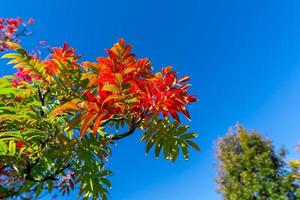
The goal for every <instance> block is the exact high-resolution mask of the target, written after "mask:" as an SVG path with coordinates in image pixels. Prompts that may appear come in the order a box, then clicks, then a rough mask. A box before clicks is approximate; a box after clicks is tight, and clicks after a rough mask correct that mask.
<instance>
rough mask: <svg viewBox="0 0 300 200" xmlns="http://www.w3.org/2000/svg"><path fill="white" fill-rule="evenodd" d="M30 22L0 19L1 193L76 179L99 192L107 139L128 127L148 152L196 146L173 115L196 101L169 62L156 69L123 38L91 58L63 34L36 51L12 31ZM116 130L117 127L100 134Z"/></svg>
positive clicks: (86, 192) (85, 189) (171, 153)
mask: <svg viewBox="0 0 300 200" xmlns="http://www.w3.org/2000/svg"><path fill="white" fill-rule="evenodd" d="M32 22H33V21H32V20H30V21H28V22H27V23H25V24H24V23H23V24H22V20H21V19H19V18H18V19H1V20H0V29H1V31H0V50H1V51H5V50H9V52H6V54H4V55H3V57H2V58H6V59H9V62H8V64H12V65H13V66H14V68H16V69H17V72H16V73H15V75H13V76H5V77H2V78H0V123H1V124H0V155H1V157H0V164H1V166H0V167H1V176H0V178H1V180H0V184H1V187H2V188H1V190H2V191H5V192H6V194H7V195H10V196H14V195H19V196H20V195H25V197H27V196H28V192H31V193H30V194H31V195H33V196H38V195H40V194H41V193H42V192H43V190H44V189H45V188H47V189H48V190H49V191H52V190H53V189H57V190H59V191H61V192H62V193H63V194H65V193H69V191H70V190H71V189H73V188H74V185H76V184H79V185H80V191H79V196H82V197H83V198H90V197H92V198H94V199H97V198H98V197H101V198H102V199H106V198H107V194H108V190H107V189H108V188H110V187H111V184H110V182H109V180H108V179H107V177H108V176H109V174H110V173H111V172H110V171H109V170H107V169H105V168H106V167H105V166H106V165H105V163H106V162H107V160H108V159H109V156H110V155H111V150H110V146H111V144H113V143H115V141H116V140H118V139H122V138H125V137H127V136H129V135H131V134H133V133H135V132H136V130H140V132H141V133H142V136H141V140H142V141H145V143H146V152H147V153H148V152H149V151H150V150H151V149H153V150H154V153H155V156H156V157H158V156H160V154H161V152H163V156H164V158H165V159H170V160H172V161H176V159H177V156H178V155H179V153H180V152H182V153H183V155H184V157H185V158H186V159H187V158H188V157H189V147H192V148H194V149H196V150H199V147H198V145H197V144H196V143H195V142H194V141H193V139H194V138H196V137H197V134H195V133H189V132H187V131H188V128H189V127H188V126H187V125H182V124H181V117H180V115H181V114H182V116H185V117H186V118H187V119H190V114H189V112H188V110H187V105H189V104H191V103H193V102H195V101H196V97H195V96H193V95H190V94H189V93H188V88H189V87H190V86H191V85H190V84H188V81H189V79H190V76H184V77H178V76H177V72H176V71H174V70H173V67H171V66H167V67H164V68H162V69H161V71H159V72H156V73H155V72H154V71H153V70H154V69H153V66H152V64H151V62H150V61H149V60H148V59H147V58H136V56H135V55H134V54H133V53H131V49H132V47H131V46H130V45H128V44H126V43H125V41H124V40H123V39H120V40H119V41H118V42H117V43H116V44H114V45H113V47H112V48H111V49H107V50H106V53H107V56H106V57H98V58H97V61H96V62H90V61H82V58H81V56H79V55H78V54H77V53H76V51H75V49H74V48H72V47H69V45H68V44H67V43H64V44H63V45H62V47H53V48H50V54H49V55H47V56H44V57H41V56H37V55H35V54H30V53H28V51H27V50H25V49H24V48H22V46H21V45H19V44H18V42H19V40H18V37H19V35H18V34H17V33H19V31H20V28H19V27H20V26H23V29H22V30H23V31H21V33H22V34H23V35H26V33H27V32H26V31H25V30H26V29H25V28H24V27H26V26H27V24H28V23H32ZM118 130H120V131H124V130H125V131H124V132H123V133H117V134H115V133H109V132H113V131H115V132H117V131H118ZM91 174H92V175H91ZM18 183H22V184H18ZM1 190H0V192H1ZM26 195H27V196H26Z"/></svg>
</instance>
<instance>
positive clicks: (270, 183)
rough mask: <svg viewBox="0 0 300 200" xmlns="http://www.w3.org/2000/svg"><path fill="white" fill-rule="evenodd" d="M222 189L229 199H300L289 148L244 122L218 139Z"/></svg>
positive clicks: (220, 184)
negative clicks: (287, 153) (278, 147)
mask: <svg viewBox="0 0 300 200" xmlns="http://www.w3.org/2000/svg"><path fill="white" fill-rule="evenodd" d="M217 158H218V160H219V163H218V177H217V183H218V185H219V192H220V193H221V194H222V195H223V197H224V199H226V200H240V199H243V200H255V199H262V200H271V199H272V200H273V199H282V200H289V199H291V200H296V199H299V198H300V193H299V182H297V181H296V180H295V179H294V175H293V173H292V172H291V170H290V169H289V168H288V165H287V163H286V160H285V151H284V150H283V149H281V152H280V153H279V154H278V153H276V151H275V149H274V147H273V145H272V143H271V141H270V140H269V139H267V138H264V137H263V136H262V135H260V134H259V133H258V132H256V131H249V130H246V129H245V128H243V127H242V126H240V125H237V126H236V127H234V128H232V129H230V130H229V131H228V133H227V135H226V136H224V137H223V138H220V139H219V140H218V141H217Z"/></svg>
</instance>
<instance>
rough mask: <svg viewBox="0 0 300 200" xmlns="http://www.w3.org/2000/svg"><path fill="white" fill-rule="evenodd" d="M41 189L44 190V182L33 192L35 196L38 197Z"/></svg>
mask: <svg viewBox="0 0 300 200" xmlns="http://www.w3.org/2000/svg"><path fill="white" fill-rule="evenodd" d="M43 188H44V182H41V183H39V184H38V186H37V188H36V191H35V194H36V196H39V195H40V194H41V193H42V191H43Z"/></svg>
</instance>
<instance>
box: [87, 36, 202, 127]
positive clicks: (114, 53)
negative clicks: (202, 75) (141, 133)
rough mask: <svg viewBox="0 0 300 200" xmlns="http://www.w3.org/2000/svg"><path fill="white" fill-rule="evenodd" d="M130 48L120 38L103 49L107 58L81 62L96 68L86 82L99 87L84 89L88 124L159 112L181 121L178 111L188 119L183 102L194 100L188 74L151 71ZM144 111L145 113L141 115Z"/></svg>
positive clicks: (148, 62)
mask: <svg viewBox="0 0 300 200" xmlns="http://www.w3.org/2000/svg"><path fill="white" fill-rule="evenodd" d="M130 50H131V46H129V45H126V44H125V42H124V40H123V39H120V40H119V42H118V43H116V44H115V45H114V46H113V48H112V49H109V50H106V51H107V53H108V57H99V58H97V60H98V63H96V64H95V63H87V62H85V63H84V65H85V66H86V67H87V68H89V67H91V66H92V67H93V68H94V69H96V71H97V72H96V73H97V75H96V76H94V75H90V76H87V78H89V80H90V84H89V85H90V86H94V85H97V87H98V89H97V92H93V91H86V92H85V94H86V97H87V102H88V104H89V105H88V106H87V108H86V109H87V113H89V114H86V115H85V116H86V117H89V120H88V122H89V124H90V123H92V122H91V121H93V120H96V121H97V123H96V124H97V125H98V124H99V122H101V121H103V120H105V119H108V118H110V117H111V116H113V115H119V116H121V117H124V118H129V117H131V118H132V117H135V118H141V117H151V116H153V115H159V114H162V115H163V116H165V117H166V116H168V115H170V116H172V117H173V118H174V119H175V120H177V121H180V119H179V116H178V113H182V114H184V115H185V116H186V117H187V118H188V119H189V118H190V115H189V113H188V111H187V109H186V104H189V103H192V102H195V101H196V98H195V97H194V96H191V95H189V94H188V92H187V89H188V88H189V87H190V85H189V84H185V83H184V82H187V81H188V80H189V78H190V77H189V76H186V77H183V78H180V79H178V78H177V73H176V72H175V71H172V67H171V66H168V67H166V68H163V69H162V72H158V73H156V74H153V73H152V72H151V70H152V66H151V62H150V61H149V60H148V59H147V58H143V59H136V58H135V55H134V54H131V53H130ZM145 112H146V113H147V114H146V116H142V115H143V114H144V113H145ZM96 115H97V116H96ZM97 128H98V127H96V128H95V131H96V130H97ZM83 130H85V129H83Z"/></svg>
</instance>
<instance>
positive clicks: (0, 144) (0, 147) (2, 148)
mask: <svg viewBox="0 0 300 200" xmlns="http://www.w3.org/2000/svg"><path fill="white" fill-rule="evenodd" d="M7 150H8V147H7V144H6V143H5V142H3V141H0V152H1V154H6V153H7Z"/></svg>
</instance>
